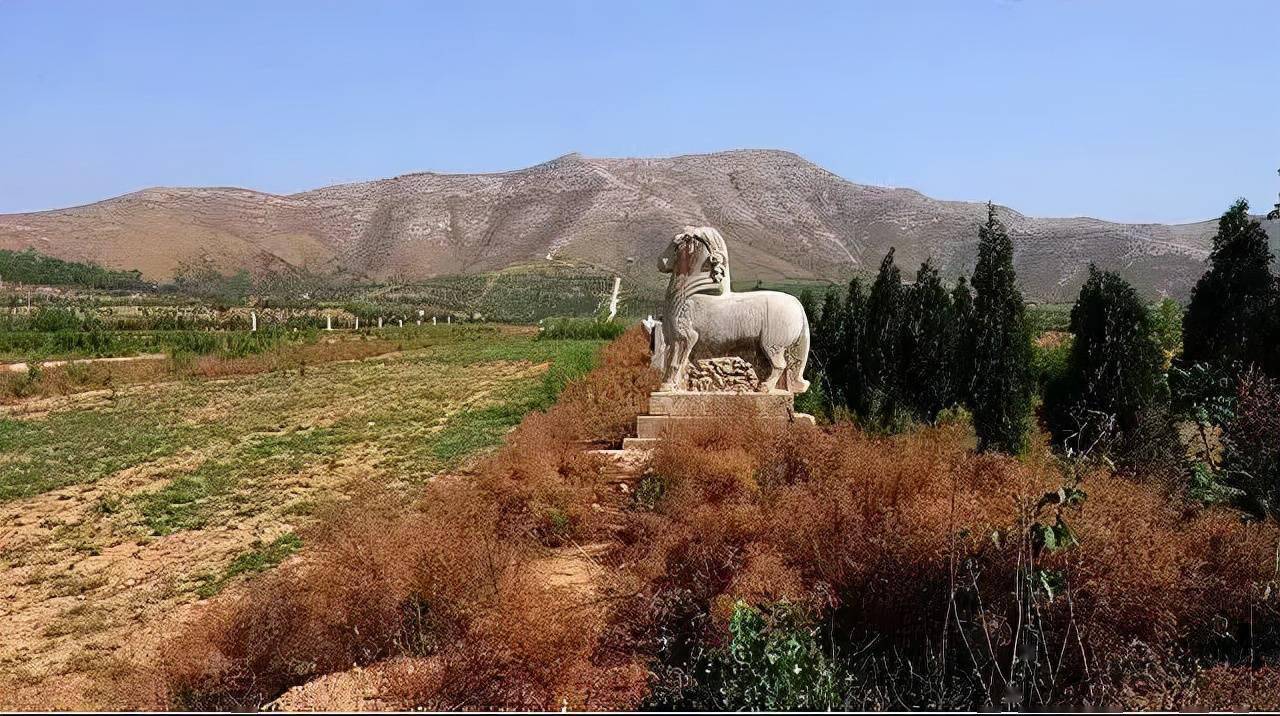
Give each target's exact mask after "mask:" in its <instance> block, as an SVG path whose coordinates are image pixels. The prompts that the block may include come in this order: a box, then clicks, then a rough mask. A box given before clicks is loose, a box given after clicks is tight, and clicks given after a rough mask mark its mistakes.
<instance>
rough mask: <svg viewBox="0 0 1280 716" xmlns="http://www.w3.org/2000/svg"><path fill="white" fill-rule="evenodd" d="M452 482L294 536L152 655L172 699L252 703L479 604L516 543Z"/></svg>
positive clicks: (462, 623) (405, 646)
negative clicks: (296, 543)
mask: <svg viewBox="0 0 1280 716" xmlns="http://www.w3.org/2000/svg"><path fill="white" fill-rule="evenodd" d="M496 520H497V513H496V512H495V511H494V510H493V509H492V507H490V506H488V505H486V504H485V503H484V501H483V500H480V499H477V497H476V495H475V493H474V492H473V491H471V490H470V488H468V487H467V486H464V485H451V486H446V487H443V488H442V489H439V490H435V491H434V492H433V494H432V499H431V500H429V501H428V500H424V501H422V502H421V503H420V504H419V508H418V509H417V510H414V511H411V512H410V513H409V514H403V513H402V512H400V511H398V510H397V508H396V507H395V505H394V501H393V500H392V499H391V498H377V497H367V498H364V499H359V500H356V501H354V502H353V503H352V504H349V505H347V506H345V507H344V508H342V509H341V510H340V511H339V512H338V513H337V514H335V515H333V516H332V517H330V519H329V520H327V521H326V522H324V523H322V526H321V528H320V529H317V530H315V531H314V532H313V533H309V534H307V535H306V539H307V542H308V549H307V553H306V555H305V557H304V558H303V559H300V560H298V561H295V562H293V563H290V564H288V565H286V566H284V567H282V568H281V569H278V570H276V571H274V572H272V573H269V574H267V575H264V576H263V577H262V578H261V579H259V580H256V582H255V583H253V584H251V585H250V588H248V589H245V590H242V591H240V592H238V593H234V594H228V595H227V598H226V599H223V600H221V601H220V602H219V603H216V604H215V605H213V607H212V608H211V609H210V610H209V611H208V612H207V613H205V614H204V615H203V616H202V618H201V619H199V620H198V621H196V622H195V623H194V624H193V625H192V626H191V627H190V628H189V629H188V630H187V631H186V632H185V633H184V634H183V635H182V636H181V637H180V638H178V639H175V640H173V641H171V642H170V643H169V644H168V645H167V649H166V653H165V654H164V658H163V659H162V663H163V664H164V665H165V671H166V674H165V675H166V681H167V683H168V685H169V689H170V692H171V695H172V698H173V699H174V702H175V705H177V706H183V707H188V708H226V707H234V708H255V707H258V706H261V705H262V704H264V703H266V702H267V701H269V700H270V699H272V698H274V697H275V696H276V695H278V694H279V693H281V692H282V691H284V689H286V688H288V687H290V686H293V685H294V684H297V683H300V682H301V681H303V680H306V679H307V678H309V677H312V676H316V675H320V674H325V673H329V672H332V671H339V670H343V669H347V668H350V667H351V666H354V665H358V664H367V663H370V662H372V661H375V660H378V659H382V658H386V657H388V656H392V655H396V654H404V653H408V654H416V653H429V652H430V651H432V650H433V649H434V648H435V647H436V646H437V645H438V644H439V643H447V642H448V641H450V640H452V639H455V638H457V637H458V636H459V635H460V634H462V633H463V632H464V631H465V630H466V628H467V625H468V624H469V623H470V621H471V620H472V619H473V618H474V617H475V615H476V614H477V613H480V612H482V611H483V610H485V609H487V608H488V607H489V605H491V604H492V603H493V601H494V599H495V598H496V596H497V594H498V592H499V588H500V585H501V583H502V581H503V580H504V579H506V578H507V572H508V571H509V570H510V568H511V565H512V564H513V563H514V561H515V560H516V558H517V556H518V549H519V545H517V544H514V543H510V542H506V543H504V542H499V541H498V540H496V539H494V531H495V527H496Z"/></svg>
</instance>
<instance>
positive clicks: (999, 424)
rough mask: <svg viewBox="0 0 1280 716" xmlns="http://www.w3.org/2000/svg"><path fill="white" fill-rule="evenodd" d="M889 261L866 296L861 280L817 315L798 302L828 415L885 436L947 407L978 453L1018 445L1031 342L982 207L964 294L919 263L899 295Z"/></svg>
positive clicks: (1026, 409)
mask: <svg viewBox="0 0 1280 716" xmlns="http://www.w3.org/2000/svg"><path fill="white" fill-rule="evenodd" d="M893 254H894V252H893V250H892V249H890V250H889V253H888V255H886V256H885V257H884V260H883V261H882V262H881V264H880V271H879V273H878V274H877V275H876V278H875V280H874V281H873V282H872V283H871V286H870V288H869V289H866V288H864V286H863V283H862V281H861V280H860V279H858V278H855V279H853V281H851V282H850V284H849V287H848V290H847V291H846V292H845V294H844V296H843V297H842V296H840V295H839V294H838V293H836V292H835V291H829V292H828V293H827V295H826V297H825V298H824V300H823V302H822V304H821V306H818V305H816V304H815V301H814V300H813V297H812V295H809V294H806V295H802V296H801V301H802V303H804V304H805V306H806V311H808V313H809V316H810V323H811V324H812V325H813V327H814V329H813V333H814V344H813V348H812V354H811V360H812V362H813V364H814V365H815V367H816V373H817V377H818V379H819V385H820V386H821V390H822V392H823V395H824V399H825V402H826V405H827V406H828V409H829V410H831V411H832V412H838V411H848V412H849V413H851V414H853V415H855V416H856V417H858V418H859V419H860V420H861V421H862V422H863V423H864V424H868V425H875V426H879V427H883V428H887V429H893V428H894V427H896V426H898V425H901V424H902V423H904V422H905V421H908V420H911V419H914V420H920V421H925V422H933V421H934V420H935V419H936V418H937V416H938V414H939V413H941V412H942V411H943V410H946V409H947V408H950V407H952V406H965V407H967V408H968V409H969V410H970V411H971V412H972V414H973V420H974V427H975V430H976V432H977V434H978V442H979V447H980V449H983V450H986V449H996V450H1002V451H1006V452H1019V451H1021V450H1022V448H1023V447H1024V445H1025V441H1026V434H1027V426H1028V420H1029V416H1030V408H1031V398H1032V381H1031V372H1030V361H1031V335H1030V331H1029V330H1028V327H1027V321H1026V309H1025V306H1024V303H1023V299H1022V294H1021V293H1020V292H1019V291H1018V288H1017V281H1016V275H1015V273H1014V269H1013V243H1012V241H1010V239H1009V235H1008V232H1007V231H1006V229H1005V227H1004V225H1003V224H1002V223H1001V222H1000V220H999V219H998V218H997V216H996V211H995V207H994V206H990V205H989V206H988V211H987V221H986V224H984V225H983V226H982V227H981V228H980V230H979V243H978V263H977V268H976V269H975V271H974V274H973V285H972V288H970V285H969V283H968V282H966V281H965V280H964V279H963V278H961V279H960V280H959V281H958V282H957V284H956V285H955V286H954V287H953V288H952V289H950V290H948V289H947V288H946V287H945V286H944V285H943V283H942V280H941V278H940V277H939V275H938V271H937V269H936V268H935V267H934V266H933V265H932V263H930V262H928V261H926V262H925V263H924V264H923V265H921V267H920V269H919V270H918V271H917V272H916V277H915V282H914V283H912V284H910V285H904V284H903V282H902V274H901V271H900V270H899V269H898V267H897V265H896V264H895V263H894V255H893Z"/></svg>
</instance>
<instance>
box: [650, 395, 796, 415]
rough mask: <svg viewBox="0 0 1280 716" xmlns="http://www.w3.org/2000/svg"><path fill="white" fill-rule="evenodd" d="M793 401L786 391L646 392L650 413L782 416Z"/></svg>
mask: <svg viewBox="0 0 1280 716" xmlns="http://www.w3.org/2000/svg"><path fill="white" fill-rule="evenodd" d="M794 404H795V398H794V397H793V396H792V395H791V393H787V392H779V393H686V392H665V393H664V392H655V393H650V394H649V414H650V415H674V416H690V417H695V416H696V417H727V418H741V417H773V418H786V417H789V416H790V415H791V412H792V410H793V407H792V406H794Z"/></svg>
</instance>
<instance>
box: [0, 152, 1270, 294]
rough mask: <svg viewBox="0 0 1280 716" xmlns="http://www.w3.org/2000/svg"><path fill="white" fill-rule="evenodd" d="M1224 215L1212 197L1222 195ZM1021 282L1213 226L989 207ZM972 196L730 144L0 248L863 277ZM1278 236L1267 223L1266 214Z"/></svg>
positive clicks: (1192, 260) (1033, 283)
mask: <svg viewBox="0 0 1280 716" xmlns="http://www.w3.org/2000/svg"><path fill="white" fill-rule="evenodd" d="M1224 208H1225V205H1224ZM1000 213H1001V216H1002V217H1003V218H1004V220H1005V221H1006V222H1007V223H1008V225H1009V228H1010V230H1011V233H1012V235H1013V238H1014V245H1015V255H1016V262H1017V268H1018V272H1019V278H1020V280H1021V282H1022V284H1023V289H1024V291H1026V293H1027V294H1028V295H1029V296H1031V297H1034V298H1038V299H1043V300H1066V299H1069V298H1070V297H1071V296H1072V294H1073V293H1074V292H1075V290H1076V289H1077V288H1078V286H1079V284H1080V283H1081V281H1083V278H1084V275H1085V271H1086V267H1087V265H1088V263H1089V262H1090V261H1094V262H1096V263H1098V264H1099V265H1100V266H1103V267H1105V268H1112V269H1116V270H1119V271H1120V272H1121V273H1123V274H1124V275H1125V276H1126V277H1127V278H1128V279H1129V280H1130V281H1132V282H1133V283H1134V284H1135V285H1136V286H1137V287H1138V288H1139V289H1140V290H1141V291H1143V292H1144V293H1146V294H1148V295H1152V296H1154V295H1158V294H1172V295H1177V296H1185V295H1186V293H1187V292H1188V291H1189V289H1190V287H1191V285H1192V284H1193V283H1194V282H1195V280H1196V278H1197V277H1198V276H1199V275H1200V273H1201V271H1202V270H1203V262H1204V259H1205V257H1206V256H1207V255H1208V250H1209V245H1210V237H1211V236H1212V235H1213V232H1214V228H1215V223H1214V222H1213V221H1204V222H1199V223H1195V224H1181V225H1163V224H1117V223H1112V222H1107V221H1100V220H1097V219H1089V218H1065V219H1043V218H1033V217H1027V216H1023V215H1022V214H1020V213H1018V212H1016V211H1014V210H1012V209H1008V208H1004V207H1001V208H1000ZM984 218H985V207H984V206H983V205H982V204H980V203H974V202H957V201H939V200H936V199H931V198H929V197H927V196H924V195H922V194H920V193H919V192H916V191H913V190H910V189H890V188H884V187H876V186H867V185H862V184H855V183H853V182H849V181H846V180H844V179H842V178H840V177H838V176H836V175H834V174H832V173H830V172H828V171H826V170H824V169H822V168H821V167H819V166H817V165H815V164H813V163H811V162H808V161H806V160H804V159H802V158H801V157H798V156H796V155H794V154H791V153H788V152H782V151H772V150H743V151H731V152H721V153H716V154H703V155H687V156H679V157H670V158H663V159H593V158H588V157H583V156H580V155H577V154H570V155H567V156H564V157H560V158H558V159H555V160H553V161H550V162H546V163H544V164H539V165H537V166H533V167H529V168H527V169H520V170H516V171H510V172H502V173H496V174H433V173H421V174H409V175H405V176H400V177H396V178H394V179H384V180H379V181H370V182H359V183H354V184H342V185H338V186H331V187H326V188H323V189H316V190H314V191H307V192H302V193H300V194H292V195H288V196H279V195H274V194H265V193H262V192H256V191H251V190H248V189H235V188H157V189H146V190H143V191H139V192H135V193H132V194H126V195H124V196H120V197H117V198H114V199H108V200H106V201H101V202H98V203H95V204H89V205H86V206H79V207H74V208H69V209H59V210H55V211H45V212H36V213H27V214H5V215H0V248H2V249H15V250H16V249H25V248H28V247H32V248H35V249H36V250H38V251H40V252H41V253H43V254H47V255H51V256H56V257H59V258H63V259H67V260H75V261H93V262H96V263H98V264H100V265H103V266H106V267H109V268H120V269H138V270H140V271H141V272H142V273H143V275H144V276H145V277H147V278H149V279H154V280H163V279H167V278H169V277H171V276H172V275H173V272H174V271H175V269H176V268H177V267H178V266H179V264H180V263H182V262H185V261H193V260H197V259H202V258H203V259H205V260H207V261H208V262H209V263H211V264H212V265H214V266H217V267H219V268H222V269H225V270H228V271H230V270H236V269H241V268H243V269H248V270H250V271H257V270H261V269H264V268H281V267H283V266H284V265H288V266H294V267H306V268H308V269H309V270H311V271H316V272H334V271H341V272H345V273H348V274H352V275H354V276H357V277H364V278H371V279H388V278H401V279H414V278H425V277H431V276H441V275H449V274H468V273H477V272H483V271H493V270H498V269H503V268H507V267H511V266H523V265H537V264H540V263H543V262H548V256H551V257H552V259H551V261H555V260H568V261H573V262H584V263H586V264H588V265H594V266H596V267H599V268H601V269H603V270H607V271H617V272H621V273H624V274H626V275H630V276H637V277H640V276H645V277H647V274H648V273H650V267H651V266H652V265H653V261H654V258H655V257H656V256H657V255H658V254H659V253H660V252H661V251H662V249H663V248H664V247H665V245H666V243H667V242H668V241H669V240H670V238H671V236H672V235H673V234H674V233H675V232H676V231H678V230H679V229H680V228H681V227H683V226H684V225H686V224H710V225H712V226H716V227H718V228H719V229H721V230H722V231H723V232H724V233H725V235H726V237H727V238H728V240H729V246H730V252H731V260H732V264H733V275H734V278H735V279H736V280H739V281H742V280H754V279H764V280H766V281H776V280H779V279H804V278H826V279H832V280H840V279H843V278H845V277H847V276H848V275H850V274H851V273H852V272H854V271H859V270H860V271H864V272H868V271H873V270H874V269H875V267H876V265H877V264H878V262H879V261H880V258H881V257H882V256H883V255H884V253H885V251H886V250H888V248H889V247H890V246H896V247H897V257H898V261H899V263H900V265H901V266H902V267H903V270H904V273H905V274H907V275H910V274H911V273H913V272H914V269H915V268H916V266H917V265H918V264H919V263H920V262H921V261H923V260H924V259H925V258H928V257H932V258H933V259H934V261H935V263H937V264H938V266H939V267H940V268H941V270H942V271H943V272H944V274H946V275H948V276H954V275H956V274H959V273H962V272H963V273H969V272H970V271H972V268H973V263H974V259H975V251H976V244H977V226H978V224H979V223H980V222H981V221H982V220H983V219H984ZM1268 224H1269V225H1270V226H1269V231H1270V232H1271V235H1272V236H1273V237H1274V236H1278V235H1280V226H1276V224H1277V222H1268Z"/></svg>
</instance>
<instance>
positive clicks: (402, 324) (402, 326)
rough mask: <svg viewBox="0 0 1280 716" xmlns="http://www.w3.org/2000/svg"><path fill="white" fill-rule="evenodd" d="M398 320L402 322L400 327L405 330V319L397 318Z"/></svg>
mask: <svg viewBox="0 0 1280 716" xmlns="http://www.w3.org/2000/svg"><path fill="white" fill-rule="evenodd" d="M396 320H397V321H399V322H400V327H401V328H404V319H403V318H397V319H396Z"/></svg>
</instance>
